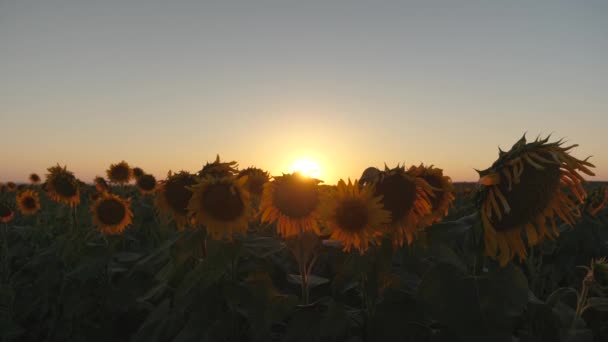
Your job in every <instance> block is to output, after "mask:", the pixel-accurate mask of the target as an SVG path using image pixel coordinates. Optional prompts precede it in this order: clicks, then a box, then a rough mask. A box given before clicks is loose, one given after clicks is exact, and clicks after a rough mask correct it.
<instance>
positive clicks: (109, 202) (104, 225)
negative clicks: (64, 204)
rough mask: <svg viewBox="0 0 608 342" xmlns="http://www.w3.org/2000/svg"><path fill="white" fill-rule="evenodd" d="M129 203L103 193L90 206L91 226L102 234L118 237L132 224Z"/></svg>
mask: <svg viewBox="0 0 608 342" xmlns="http://www.w3.org/2000/svg"><path fill="white" fill-rule="evenodd" d="M130 205H131V204H130V201H129V200H128V199H126V200H125V199H122V198H120V197H118V196H117V195H114V194H111V193H109V192H104V193H102V194H100V195H99V197H98V198H97V200H96V201H95V202H94V203H93V204H92V205H91V212H92V213H93V224H94V225H95V226H96V227H97V228H98V229H99V230H100V231H101V232H102V233H104V234H108V235H119V234H121V233H122V232H123V231H124V230H125V228H126V227H127V226H128V225H130V224H131V223H132V218H133V213H132V212H131V209H130Z"/></svg>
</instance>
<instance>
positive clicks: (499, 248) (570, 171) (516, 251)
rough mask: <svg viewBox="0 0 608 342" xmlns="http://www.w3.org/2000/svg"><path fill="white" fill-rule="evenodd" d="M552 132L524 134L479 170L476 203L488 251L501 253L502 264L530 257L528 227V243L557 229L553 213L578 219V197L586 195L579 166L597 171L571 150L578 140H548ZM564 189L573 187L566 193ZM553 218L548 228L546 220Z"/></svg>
mask: <svg viewBox="0 0 608 342" xmlns="http://www.w3.org/2000/svg"><path fill="white" fill-rule="evenodd" d="M548 141H549V138H548V137H547V138H546V139H536V140H535V141H534V142H532V143H527V142H526V138H525V136H524V137H522V138H521V139H520V140H519V141H518V142H517V143H516V144H515V145H513V147H512V148H511V150H510V151H509V152H503V151H500V152H499V157H498V160H496V161H495V162H494V164H492V166H491V167H490V168H488V169H486V170H484V171H479V176H480V179H479V183H480V186H481V188H480V192H479V196H478V208H479V211H480V215H481V219H482V223H483V229H484V245H485V252H486V254H487V255H488V256H490V257H492V258H498V261H499V262H500V264H501V265H503V266H504V265H505V264H507V263H508V262H509V261H510V260H511V259H513V257H515V256H518V257H519V259H520V260H523V259H525V258H526V255H527V252H526V244H525V243H524V241H523V240H522V231H525V233H526V236H527V242H528V245H529V246H534V245H536V244H538V243H539V242H540V241H542V240H543V238H544V237H549V238H551V239H553V237H554V236H557V235H558V230H557V227H556V225H555V221H554V218H555V216H558V217H559V218H560V219H562V220H563V221H564V222H565V223H567V224H570V225H572V224H574V219H575V217H577V216H579V215H580V211H579V209H578V208H577V205H576V203H575V202H580V203H582V202H583V201H584V199H585V197H586V196H587V194H586V192H585V189H584V188H583V186H582V182H583V181H584V180H583V178H582V177H581V176H580V174H579V171H580V172H583V173H585V174H587V175H593V172H591V171H590V170H589V169H588V167H593V165H592V164H591V163H589V162H587V160H578V159H576V158H574V157H572V156H571V155H570V154H568V151H569V150H570V149H572V148H574V147H576V146H577V145H572V146H569V147H562V144H563V143H562V141H561V140H560V141H558V142H554V143H549V142H548ZM562 189H569V190H570V191H571V192H572V194H573V196H572V198H568V196H567V195H566V194H565V193H564V192H563V191H562ZM547 220H549V221H550V222H551V228H552V229H548V228H547V225H546V221H547Z"/></svg>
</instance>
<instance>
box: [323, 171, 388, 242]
mask: <svg viewBox="0 0 608 342" xmlns="http://www.w3.org/2000/svg"><path fill="white" fill-rule="evenodd" d="M381 201H382V198H381V197H379V196H376V197H374V191H373V188H372V187H371V186H364V187H362V188H360V187H359V182H358V181H357V180H355V182H354V183H352V182H351V181H350V179H349V180H348V183H345V182H344V181H343V180H340V181H339V182H338V186H337V191H335V192H334V193H332V194H330V195H329V196H327V197H324V198H323V204H322V210H321V213H322V217H323V218H324V221H325V222H326V224H327V228H328V229H329V231H330V232H331V236H330V239H332V240H339V241H341V242H342V244H343V245H344V251H350V250H351V249H352V248H355V249H357V250H359V253H361V254H363V253H364V252H365V251H366V250H367V249H368V248H369V245H370V244H373V243H375V242H376V237H377V236H378V235H381V229H382V227H383V226H384V225H386V224H388V223H389V222H390V220H391V218H390V215H391V214H390V212H388V211H387V210H384V209H383V208H382V203H381Z"/></svg>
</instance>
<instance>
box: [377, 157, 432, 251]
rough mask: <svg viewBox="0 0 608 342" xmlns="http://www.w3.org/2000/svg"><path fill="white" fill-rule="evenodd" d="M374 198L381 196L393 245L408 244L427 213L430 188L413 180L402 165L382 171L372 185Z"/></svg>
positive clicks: (386, 229)
mask: <svg viewBox="0 0 608 342" xmlns="http://www.w3.org/2000/svg"><path fill="white" fill-rule="evenodd" d="M372 184H373V185H374V186H375V188H374V196H382V201H381V203H382V206H383V208H384V209H385V210H388V211H389V212H390V213H391V222H390V223H389V224H388V225H386V226H385V233H386V234H388V235H389V236H390V237H391V238H392V240H393V243H394V244H395V245H398V246H403V243H404V241H405V240H407V243H408V244H411V243H412V241H413V240H414V238H415V237H416V235H417V233H418V229H420V228H423V227H422V226H421V224H420V223H421V219H422V218H423V217H425V216H426V215H428V214H430V213H431V200H430V197H431V196H432V189H431V186H430V185H428V183H427V182H426V181H424V180H423V179H422V178H418V177H413V176H411V175H409V174H408V173H407V172H406V171H405V167H404V166H399V165H397V167H395V168H393V169H389V168H388V167H385V170H384V171H383V172H381V173H380V174H378V176H377V178H376V180H375V181H373V183H372Z"/></svg>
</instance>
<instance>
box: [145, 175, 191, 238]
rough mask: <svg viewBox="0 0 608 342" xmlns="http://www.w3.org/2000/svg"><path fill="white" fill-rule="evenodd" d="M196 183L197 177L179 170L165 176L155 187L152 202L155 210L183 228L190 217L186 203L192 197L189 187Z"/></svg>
mask: <svg viewBox="0 0 608 342" xmlns="http://www.w3.org/2000/svg"><path fill="white" fill-rule="evenodd" d="M196 183H197V177H196V176H194V175H192V174H190V173H188V172H186V171H181V172H179V173H177V174H171V173H169V175H168V176H167V179H166V180H164V181H161V182H159V184H158V186H157V187H156V196H155V198H154V204H155V206H156V209H157V211H158V212H159V213H160V214H161V215H164V216H166V217H168V218H170V219H172V220H173V221H175V223H176V224H177V227H178V228H179V229H183V228H184V227H185V226H186V225H187V224H188V223H190V221H191V220H190V219H189V218H188V203H189V202H190V198H191V197H192V191H191V190H190V189H189V188H190V187H191V186H193V185H195V184H196Z"/></svg>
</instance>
